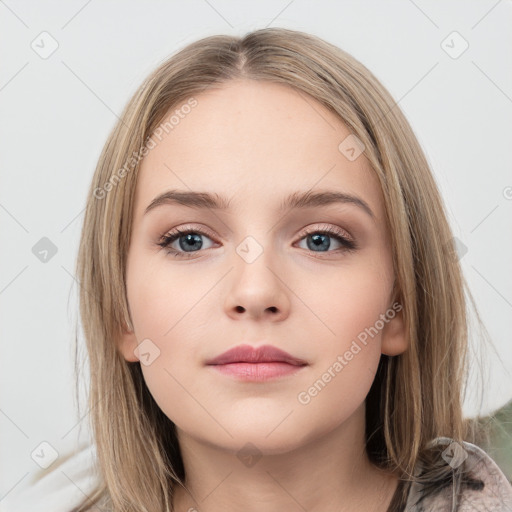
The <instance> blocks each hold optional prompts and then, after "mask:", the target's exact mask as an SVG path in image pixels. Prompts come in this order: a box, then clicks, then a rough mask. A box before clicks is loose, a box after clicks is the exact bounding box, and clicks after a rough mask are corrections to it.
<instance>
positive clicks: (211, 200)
mask: <svg viewBox="0 0 512 512" xmlns="http://www.w3.org/2000/svg"><path fill="white" fill-rule="evenodd" d="M230 203H231V199H229V200H228V199H227V198H225V197H223V196H220V195H219V194H210V193H208V192H195V191H187V190H183V191H182V190H168V191H166V192H164V193H163V194H160V195H158V196H157V197H155V198H154V199H153V200H152V201H151V203H150V204H149V205H148V206H147V208H146V209H145V211H144V215H146V214H147V213H148V212H150V211H151V210H153V209H155V208H156V207H158V206H161V205H173V204H178V205H182V206H187V207H189V208H195V209H211V210H225V211H231V207H230ZM336 203H342V204H353V205H355V206H358V207H359V208H361V209H362V210H363V211H364V212H366V213H367V214H368V215H369V216H370V217H371V218H372V219H373V220H375V215H374V213H373V212H372V210H371V208H370V207H369V206H368V203H367V202H366V201H364V200H363V199H361V198H360V197H358V196H355V195H352V194H347V193H345V192H333V191H329V190H327V191H319V192H310V191H307V192H293V193H292V194H290V195H289V196H288V197H287V198H286V199H284V201H282V202H281V204H280V205H279V208H278V213H282V212H284V211H285V210H288V209H306V208H315V207H319V206H328V205H331V204H336Z"/></svg>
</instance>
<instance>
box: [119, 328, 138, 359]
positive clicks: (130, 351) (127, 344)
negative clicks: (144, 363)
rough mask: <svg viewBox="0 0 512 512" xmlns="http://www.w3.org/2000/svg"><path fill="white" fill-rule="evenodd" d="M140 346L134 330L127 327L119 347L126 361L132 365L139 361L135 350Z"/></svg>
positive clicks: (124, 329)
mask: <svg viewBox="0 0 512 512" xmlns="http://www.w3.org/2000/svg"><path fill="white" fill-rule="evenodd" d="M137 345H138V342H137V337H136V336H135V333H134V332H133V331H132V330H129V329H128V328H127V327H125V326H124V327H123V332H122V334H121V339H120V340H119V343H118V347H119V351H120V352H121V354H122V355H123V357H124V358H125V359H126V361H129V362H131V363H133V362H136V361H139V358H138V357H137V356H136V355H135V349H136V347H137Z"/></svg>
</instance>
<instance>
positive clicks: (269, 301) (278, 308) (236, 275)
mask: <svg viewBox="0 0 512 512" xmlns="http://www.w3.org/2000/svg"><path fill="white" fill-rule="evenodd" d="M236 258H238V260H237V259H236ZM236 258H235V268H234V269H233V271H232V272H231V276H230V280H229V288H228V292H227V294H226V299H225V309H226V313H227V314H228V315H230V316H231V317H232V318H233V319H236V320H240V319H242V318H250V319H253V320H259V319H262V318H268V319H269V320H272V321H276V322H277V321H282V320H284V319H285V318H287V317H288V315H289V309H290V297H289V293H291V292H290V288H289V287H288V286H287V284H286V275H285V272H283V270H282V269H281V267H280V265H279V261H278V259H277V258H275V257H272V258H271V257H270V255H269V254H267V253H266V252H262V253H261V254H260V255H259V256H258V257H257V258H256V259H254V260H252V261H251V260H247V259H244V258H243V257H239V256H238V255H237V256H236Z"/></svg>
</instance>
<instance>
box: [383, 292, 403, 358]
mask: <svg viewBox="0 0 512 512" xmlns="http://www.w3.org/2000/svg"><path fill="white" fill-rule="evenodd" d="M393 314H394V315H393ZM386 316H387V318H388V319H389V320H388V321H387V322H386V323H385V325H384V328H383V329H382V338H381V352H382V353H383V354H385V355H388V356H397V355H399V354H402V353H403V352H405V351H406V350H407V348H408V347H409V336H408V333H407V332H406V330H405V322H404V315H403V306H402V305H401V304H399V303H397V302H394V303H393V305H392V306H391V307H390V308H389V309H388V311H387V314H386Z"/></svg>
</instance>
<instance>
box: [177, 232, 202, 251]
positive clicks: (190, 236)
mask: <svg viewBox="0 0 512 512" xmlns="http://www.w3.org/2000/svg"><path fill="white" fill-rule="evenodd" d="M183 238H185V239H186V244H190V245H188V247H189V248H190V247H192V248H194V242H199V248H201V246H202V243H200V242H201V238H200V235H197V234H193V233H189V234H188V235H185V236H184V237H183ZM180 246H181V249H183V250H187V247H183V246H182V244H181V243H180Z"/></svg>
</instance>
